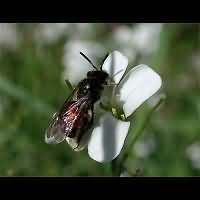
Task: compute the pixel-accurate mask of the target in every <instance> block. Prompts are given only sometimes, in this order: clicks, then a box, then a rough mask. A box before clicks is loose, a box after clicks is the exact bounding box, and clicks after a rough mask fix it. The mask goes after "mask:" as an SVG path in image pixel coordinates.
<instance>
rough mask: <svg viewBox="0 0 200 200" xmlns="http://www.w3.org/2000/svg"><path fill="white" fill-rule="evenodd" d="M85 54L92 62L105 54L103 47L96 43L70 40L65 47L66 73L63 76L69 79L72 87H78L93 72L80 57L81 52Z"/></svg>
mask: <svg viewBox="0 0 200 200" xmlns="http://www.w3.org/2000/svg"><path fill="white" fill-rule="evenodd" d="M80 51H82V52H84V53H85V54H86V55H87V56H88V57H89V58H91V59H92V60H93V59H94V58H97V57H98V56H99V55H102V54H103V53H104V52H105V49H104V47H103V46H101V45H100V44H98V43H95V42H91V41H90V42H89V41H82V40H75V39H74V40H70V41H69V42H67V43H66V45H65V47H64V56H63V64H64V67H65V68H64V72H63V76H64V78H65V79H68V80H69V81H70V83H71V84H72V85H77V84H78V82H79V81H80V80H81V79H83V78H85V77H86V74H87V72H88V71H89V70H91V66H90V65H89V64H88V62H87V61H86V60H85V59H83V58H82V57H80V54H79V52H80Z"/></svg>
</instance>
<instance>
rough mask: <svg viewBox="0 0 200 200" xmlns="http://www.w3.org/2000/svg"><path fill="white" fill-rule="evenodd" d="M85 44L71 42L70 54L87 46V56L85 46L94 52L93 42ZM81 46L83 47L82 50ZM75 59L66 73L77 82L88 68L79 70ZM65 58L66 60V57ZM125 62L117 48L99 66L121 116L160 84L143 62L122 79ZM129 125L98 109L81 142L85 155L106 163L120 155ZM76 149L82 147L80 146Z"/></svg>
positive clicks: (143, 99)
mask: <svg viewBox="0 0 200 200" xmlns="http://www.w3.org/2000/svg"><path fill="white" fill-rule="evenodd" d="M75 44H76V45H77V47H76V46H75ZM83 44H84V45H83ZM86 44H87V45H86ZM86 44H85V43H80V42H78V43H73V44H71V45H73V48H69V49H70V50H74V49H76V51H75V52H73V54H72V56H76V55H75V54H77V55H79V51H80V50H87V48H88V51H86V52H85V53H86V54H87V55H88V52H89V53H90V52H91V50H90V49H89V47H91V49H92V50H93V52H91V54H92V53H95V52H94V51H97V49H98V48H94V44H91V45H89V44H88V43H86ZM81 45H82V46H83V47H84V48H85V49H82V46H81ZM75 47H76V48H75ZM67 48H68V46H67ZM69 49H67V52H68V53H67V56H69V54H70V52H69ZM94 49H95V50H94ZM99 50H101V48H99ZM93 55H94V54H93ZM77 60H78V58H75V57H74V58H73V59H72V61H71V62H72V63H71V68H70V74H71V75H72V76H73V79H71V78H72V77H70V76H69V80H70V81H73V80H76V81H80V80H81V78H82V77H84V76H85V75H86V72H87V71H89V70H91V69H90V67H88V68H87V67H85V68H84V70H85V71H84V70H83V71H80V67H82V66H83V65H82V64H81V65H80V63H73V62H77ZM66 61H69V60H68V59H67V60H66ZM73 64H74V65H73ZM72 65H73V67H72ZM127 65H128V59H127V58H126V57H125V56H124V55H122V54H121V53H120V52H118V51H113V52H112V53H110V54H109V56H108V57H107V58H106V60H105V61H104V63H103V65H102V70H103V71H105V72H107V73H108V74H109V77H110V78H112V81H113V82H114V85H115V87H114V89H113V90H112V91H111V94H112V98H110V103H111V105H112V102H113V99H114V100H116V103H118V105H119V106H120V107H121V108H122V109H123V111H124V115H125V116H124V117H128V116H130V115H131V114H132V113H133V112H134V111H135V110H136V109H137V108H138V107H139V106H140V105H141V104H142V103H144V101H146V100H147V99H148V98H149V97H151V96H152V95H153V94H154V93H155V92H156V91H157V90H159V88H160V87H161V83H162V82H161V78H160V76H159V75H158V74H157V73H156V72H154V71H153V70H152V69H151V68H150V67H148V66H147V65H143V64H142V65H138V66H136V67H134V68H133V69H131V70H130V71H129V72H128V73H127V74H126V75H125V77H124V78H122V77H123V75H124V73H125V71H126V68H127ZM87 66H88V64H87ZM86 69H87V70H86ZM83 72H84V74H83ZM68 73H69V72H68ZM80 73H81V77H80ZM68 75H69V74H68ZM74 82H75V81H74ZM74 82H73V83H74ZM114 106H115V105H112V107H114ZM129 126H130V122H129V121H127V120H123V121H122V120H120V119H118V118H116V117H114V116H113V114H111V113H110V112H102V113H101V114H100V115H99V118H98V120H96V121H95V122H94V125H93V127H92V130H91V135H90V137H88V138H87V140H85V141H84V143H83V145H84V146H85V145H88V154H89V156H90V157H91V158H92V159H94V160H96V161H98V162H109V161H111V160H113V159H115V158H116V157H117V156H118V155H119V154H120V152H121V149H122V147H123V145H124V142H125V139H126V136H127V134H128V130H129ZM53 137H54V136H52V138H51V137H48V138H46V139H47V140H46V142H47V143H48V141H50V142H51V141H52V139H53V140H54V138H53ZM62 140H63V138H62ZM66 141H67V142H68V143H69V144H70V145H71V146H72V148H73V146H74V144H75V143H74V141H73V138H72V139H69V138H68V137H66ZM80 143H81V142H80ZM80 149H82V147H81V146H80ZM80 149H77V148H76V150H80Z"/></svg>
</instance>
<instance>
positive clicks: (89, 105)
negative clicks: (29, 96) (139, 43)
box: [45, 52, 109, 151]
mask: <svg viewBox="0 0 200 200" xmlns="http://www.w3.org/2000/svg"><path fill="white" fill-rule="evenodd" d="M80 54H81V55H82V56H83V57H84V58H85V59H86V60H87V61H88V62H89V63H90V64H91V65H92V66H93V67H94V68H95V70H93V71H89V72H88V73H87V78H85V79H83V80H82V81H81V82H80V83H79V84H78V86H77V87H76V88H75V89H74V90H73V92H72V94H71V95H70V97H69V98H68V99H67V100H66V101H65V102H64V104H63V106H62V107H61V109H60V110H59V112H57V113H55V114H54V116H53V118H52V121H51V122H50V125H49V127H48V128H47V130H46V134H45V141H46V143H52V144H57V143H60V142H62V141H63V140H64V139H66V140H67V142H68V143H69V144H70V146H71V147H72V148H73V149H74V150H77V151H78V150H80V149H79V148H78V147H79V143H80V140H81V138H82V137H83V136H84V134H85V133H86V132H87V131H88V130H89V129H90V128H91V126H92V123H93V117H94V113H93V108H94V104H95V102H97V101H98V100H99V99H100V97H101V93H102V91H103V89H104V86H105V85H106V84H107V81H108V78H109V75H108V73H107V72H105V71H103V70H102V65H101V67H100V69H98V68H97V67H95V66H94V65H93V63H92V62H91V60H90V59H89V58H88V57H86V56H85V55H84V54H83V53H82V52H80ZM107 56H108V54H107V55H106V56H105V58H104V59H103V61H102V64H103V62H104V61H105V59H106V58H107Z"/></svg>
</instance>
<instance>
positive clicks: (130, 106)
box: [116, 64, 162, 117]
mask: <svg viewBox="0 0 200 200" xmlns="http://www.w3.org/2000/svg"><path fill="white" fill-rule="evenodd" d="M161 84H162V80H161V78H160V76H159V75H158V74H157V73H156V72H155V71H153V70H152V69H151V68H150V67H148V66H147V65H143V64H142V65H138V66H136V67H134V68H133V69H132V70H131V71H130V72H129V73H128V74H127V75H126V76H125V77H124V79H123V80H122V82H121V83H120V84H119V87H118V88H117V91H116V94H117V96H119V99H118V101H119V102H120V104H121V105H122V106H123V110H124V113H125V115H126V116H127V117H128V116H129V115H131V114H132V113H133V112H134V111H135V110H136V109H137V108H138V107H139V106H140V105H141V104H142V103H144V101H145V100H147V99H148V98H149V97H151V96H152V95H153V94H154V93H155V92H157V91H158V90H159V88H160V87H161Z"/></svg>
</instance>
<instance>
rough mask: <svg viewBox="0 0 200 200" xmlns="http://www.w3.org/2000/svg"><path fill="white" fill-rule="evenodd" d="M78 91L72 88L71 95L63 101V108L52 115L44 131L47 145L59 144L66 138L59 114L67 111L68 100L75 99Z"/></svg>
mask: <svg viewBox="0 0 200 200" xmlns="http://www.w3.org/2000/svg"><path fill="white" fill-rule="evenodd" d="M77 91H78V88H74V90H73V91H72V93H71V95H69V97H68V98H67V99H66V100H65V102H64V104H63V106H62V107H61V109H60V111H59V112H57V113H54V115H53V117H52V120H51V122H50V124H49V127H48V128H47V129H46V132H45V142H46V143H47V144H58V143H61V142H62V141H63V140H64V139H65V138H66V133H65V131H64V129H63V123H62V121H61V120H62V119H61V118H60V117H59V114H60V113H61V112H63V111H64V112H65V110H66V109H67V107H68V105H69V103H70V100H75V99H76V93H77Z"/></svg>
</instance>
